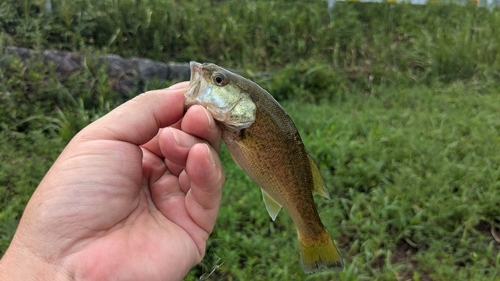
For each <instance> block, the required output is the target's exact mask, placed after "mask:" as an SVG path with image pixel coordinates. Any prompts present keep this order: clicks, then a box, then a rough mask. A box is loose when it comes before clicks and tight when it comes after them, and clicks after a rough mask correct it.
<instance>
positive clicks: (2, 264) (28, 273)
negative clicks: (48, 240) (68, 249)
mask: <svg viewBox="0 0 500 281" xmlns="http://www.w3.org/2000/svg"><path fill="white" fill-rule="evenodd" d="M14 239H15V238H14ZM72 279H73V278H71V277H70V274H69V272H68V271H67V270H65V269H64V268H63V267H62V266H58V265H57V264H54V263H51V262H49V261H48V260H47V259H45V258H44V257H41V256H37V255H35V254H34V253H33V252H31V251H30V250H29V249H26V248H24V247H20V246H16V245H15V244H14V242H13V243H11V245H10V246H9V248H8V249H7V252H5V254H4V256H3V257H2V259H1V260H0V280H2V281H10V280H27V281H28V280H54V281H59V280H61V281H63V280H72Z"/></svg>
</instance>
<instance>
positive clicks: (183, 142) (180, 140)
mask: <svg viewBox="0 0 500 281" xmlns="http://www.w3.org/2000/svg"><path fill="white" fill-rule="evenodd" d="M169 129H170V131H171V132H172V135H173V136H174V140H175V144H176V145H178V146H180V147H191V146H193V144H194V138H193V137H192V136H190V135H188V134H181V133H179V132H178V131H177V130H175V129H173V128H169Z"/></svg>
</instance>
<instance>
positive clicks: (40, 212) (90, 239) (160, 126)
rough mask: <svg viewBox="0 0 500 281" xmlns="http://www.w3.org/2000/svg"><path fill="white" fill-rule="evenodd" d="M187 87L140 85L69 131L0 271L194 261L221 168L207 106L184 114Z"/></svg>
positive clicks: (127, 271)
mask: <svg viewBox="0 0 500 281" xmlns="http://www.w3.org/2000/svg"><path fill="white" fill-rule="evenodd" d="M186 86H187V83H180V84H177V85H174V86H173V87H171V88H169V89H165V90H157V91H151V92H148V93H145V94H142V95H140V96H138V97H136V98H134V99H132V100H131V101H129V102H127V103H125V104H123V105H121V106H119V107H118V108H116V109H115V110H113V111H111V112H110V113H109V114H107V115H106V116H104V117H102V118H101V119H99V120H97V121H96V122H94V123H92V124H90V125H89V126H87V127H86V128H85V129H83V130H82V131H81V132H80V133H78V134H77V135H76V136H75V137H74V138H73V139H72V140H71V142H70V143H69V144H68V145H67V147H66V148H65V149H64V151H63V152H62V153H61V155H60V156H59V158H58V159H57V160H56V161H55V163H54V164H53V166H52V167H51V168H50V170H49V171H48V173H47V174H46V176H45V177H44V179H43V180H42V182H41V183H40V185H39V186H38V188H37V189H36V191H35V193H34V194H33V196H32V198H31V199H30V201H29V203H28V205H27V207H26V210H25V212H24V214H23V217H22V219H21V222H20V224H19V227H18V229H17V231H16V234H15V236H14V238H13V240H12V242H11V245H10V246H9V249H8V250H7V252H6V253H5V255H4V257H3V258H2V260H1V261H0V280H4V281H6V280H75V279H76V280H80V279H85V280H111V279H113V280H115V279H116V280H180V279H182V278H183V277H184V276H185V275H186V274H187V272H188V271H189V269H190V268H191V267H192V266H194V265H195V264H197V263H199V262H200V261H201V259H202V258H203V255H204V252H205V247H206V241H207V239H208V236H209V235H210V233H211V232H212V229H213V227H214V224H215V221H216V217H217V214H218V210H219V204H220V200H221V188H222V185H223V182H224V173H223V171H222V167H221V163H220V160H219V158H218V156H217V151H218V150H219V148H220V129H219V128H218V126H217V125H216V124H215V121H214V120H213V119H212V117H211V116H210V114H208V112H207V111H206V110H205V109H204V108H202V107H201V106H193V107H191V108H190V109H189V110H188V111H187V112H186V113H185V115H184V116H183V113H184V95H183V92H184V89H185V87H186ZM179 120H180V121H179Z"/></svg>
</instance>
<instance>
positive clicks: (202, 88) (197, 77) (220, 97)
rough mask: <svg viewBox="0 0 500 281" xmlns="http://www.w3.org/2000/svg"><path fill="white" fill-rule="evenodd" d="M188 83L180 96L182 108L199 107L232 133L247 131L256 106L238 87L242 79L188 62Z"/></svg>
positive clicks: (206, 65) (211, 67) (231, 73)
mask: <svg viewBox="0 0 500 281" xmlns="http://www.w3.org/2000/svg"><path fill="white" fill-rule="evenodd" d="M189 66H190V68H191V80H190V83H189V86H188V88H187V89H186V92H185V93H184V96H185V97H186V101H185V105H186V107H187V108H188V107H190V106H192V105H195V104H199V105H201V106H203V107H205V108H206V109H207V110H208V112H210V114H211V115H212V116H213V118H214V119H215V120H217V121H219V122H220V123H222V124H223V125H225V126H226V127H227V128H229V129H230V130H232V131H239V130H241V129H245V128H247V127H249V126H250V125H251V124H252V123H253V122H254V121H255V115H256V105H255V103H254V102H253V101H252V99H251V97H250V95H249V93H247V91H245V90H244V87H242V83H245V80H246V79H245V78H243V77H241V76H240V75H238V74H235V73H233V72H231V71H229V70H226V69H224V68H222V67H219V66H217V65H215V64H211V63H204V64H201V63H198V62H195V61H192V62H191V63H190V64H189Z"/></svg>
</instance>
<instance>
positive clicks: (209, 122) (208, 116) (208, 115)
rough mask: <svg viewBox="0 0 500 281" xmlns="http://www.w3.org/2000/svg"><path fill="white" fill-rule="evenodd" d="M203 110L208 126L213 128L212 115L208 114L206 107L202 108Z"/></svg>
mask: <svg viewBox="0 0 500 281" xmlns="http://www.w3.org/2000/svg"><path fill="white" fill-rule="evenodd" d="M203 111H205V114H206V115H207V119H208V127H209V128H210V129H214V128H215V122H214V118H213V117H212V115H210V113H209V112H208V110H207V109H206V108H203Z"/></svg>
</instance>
